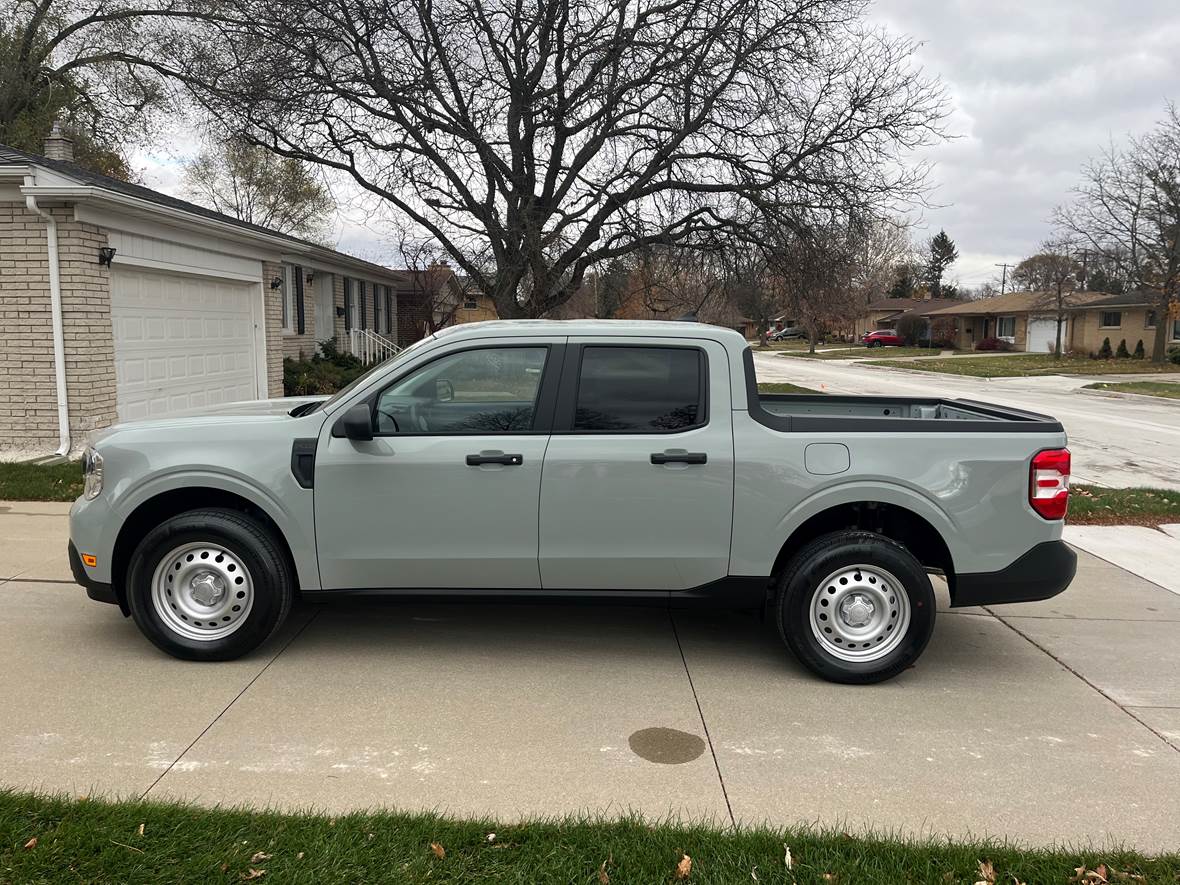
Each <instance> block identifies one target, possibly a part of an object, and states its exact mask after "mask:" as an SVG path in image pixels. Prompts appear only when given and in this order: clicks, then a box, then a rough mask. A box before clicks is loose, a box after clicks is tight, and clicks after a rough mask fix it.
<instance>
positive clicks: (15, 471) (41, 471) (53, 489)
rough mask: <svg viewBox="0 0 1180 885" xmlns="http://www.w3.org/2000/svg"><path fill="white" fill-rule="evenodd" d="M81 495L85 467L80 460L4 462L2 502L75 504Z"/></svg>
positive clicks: (0, 489)
mask: <svg viewBox="0 0 1180 885" xmlns="http://www.w3.org/2000/svg"><path fill="white" fill-rule="evenodd" d="M80 494H82V468H81V466H80V465H79V464H78V462H77V461H65V462H62V463H60V464H50V465H48V466H42V465H40V464H28V463H16V464H7V463H0V501H73V500H74V499H75V498H77V497H78V496H79V495H80Z"/></svg>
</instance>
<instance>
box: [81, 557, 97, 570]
mask: <svg viewBox="0 0 1180 885" xmlns="http://www.w3.org/2000/svg"><path fill="white" fill-rule="evenodd" d="M82 564H83V565H88V566H90V567H91V568H94V567H95V566H96V565H98V557H97V556H95V555H94V554H93V553H83V554H82Z"/></svg>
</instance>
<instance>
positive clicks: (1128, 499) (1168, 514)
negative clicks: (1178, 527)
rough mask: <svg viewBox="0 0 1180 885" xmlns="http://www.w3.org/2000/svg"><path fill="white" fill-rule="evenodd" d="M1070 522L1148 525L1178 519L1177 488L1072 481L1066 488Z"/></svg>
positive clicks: (1177, 520)
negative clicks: (1108, 486)
mask: <svg viewBox="0 0 1180 885" xmlns="http://www.w3.org/2000/svg"><path fill="white" fill-rule="evenodd" d="M1065 521H1066V522H1067V523H1070V524H1072V525H1147V526H1157V525H1160V524H1161V523H1172V522H1180V492H1173V491H1169V490H1167V489H1147V488H1135V489H1105V488H1101V487H1100V486H1086V485H1075V486H1073V487H1072V488H1071V489H1070V492H1069V515H1068V516H1067V517H1066V520H1065Z"/></svg>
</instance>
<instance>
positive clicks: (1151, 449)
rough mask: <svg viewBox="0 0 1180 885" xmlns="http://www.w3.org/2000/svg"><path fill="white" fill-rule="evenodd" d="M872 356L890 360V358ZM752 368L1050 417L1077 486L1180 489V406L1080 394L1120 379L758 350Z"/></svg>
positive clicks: (785, 377) (773, 377)
mask: <svg viewBox="0 0 1180 885" xmlns="http://www.w3.org/2000/svg"><path fill="white" fill-rule="evenodd" d="M873 356H874V357H876V358H881V359H887V358H888V353H885V354H884V355H883V356H882V355H880V354H873ZM995 358H996V359H1002V358H1003V357H995ZM754 365H755V368H756V371H757V375H758V380H759V381H789V382H791V383H793V384H799V385H801V386H803V387H810V388H812V389H814V390H821V391H823V392H824V393H844V394H865V395H880V396H942V397H957V398H960V399H977V400H982V401H984V402H992V403H997V404H999V405H1007V406H1014V407H1016V408H1020V409H1027V410H1029V411H1033V412H1041V413H1044V414H1047V415H1052V416H1053V417H1054V418H1057V419H1058V420H1060V421H1061V423H1062V425H1063V426H1064V427H1065V431H1066V433H1067V434H1068V435H1069V449H1070V451H1071V452H1072V453H1073V480H1074V481H1075V482H1079V483H1096V484H1099V485H1106V486H1114V487H1128V486H1153V487H1157V488H1169V489H1180V458H1178V457H1177V455H1180V405H1178V404H1177V403H1175V402H1169V401H1168V400H1164V399H1151V398H1148V397H1136V398H1134V399H1132V398H1124V397H1113V396H1100V395H1097V394H1093V393H1087V392H1082V391H1081V388H1082V387H1083V386H1084V385H1086V384H1090V383H1092V382H1093V381H1095V380H1103V381H1111V380H1119V379H1118V378H1117V377H1112V376H1103V377H1080V376H1064V375H1046V376H1039V377H1031V378H992V379H988V378H972V377H967V376H961V375H946V374H940V373H937V372H917V371H906V370H900V369H887V368H878V367H870V366H865V365H860V364H857V363H855V362H849V361H847V360H812V359H805V358H801V357H790V356H779V355H778V354H769V353H755V355H754ZM1138 377H1142V376H1138Z"/></svg>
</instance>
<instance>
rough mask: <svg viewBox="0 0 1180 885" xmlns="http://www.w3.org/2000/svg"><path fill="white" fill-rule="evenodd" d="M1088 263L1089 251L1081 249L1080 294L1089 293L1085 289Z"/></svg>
mask: <svg viewBox="0 0 1180 885" xmlns="http://www.w3.org/2000/svg"><path fill="white" fill-rule="evenodd" d="M1089 262H1090V250H1089V249H1083V250H1082V279H1081V283H1082V288H1081V291H1082V292H1088V291H1090V290H1089V289H1088V288H1087V287H1086V279H1087V277H1086V267H1087V265H1088V264H1089Z"/></svg>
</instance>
